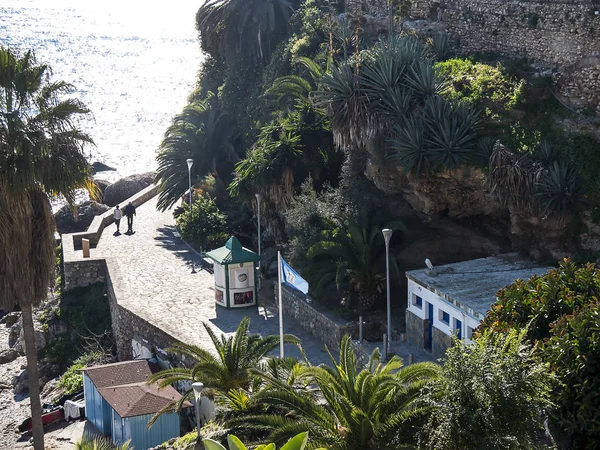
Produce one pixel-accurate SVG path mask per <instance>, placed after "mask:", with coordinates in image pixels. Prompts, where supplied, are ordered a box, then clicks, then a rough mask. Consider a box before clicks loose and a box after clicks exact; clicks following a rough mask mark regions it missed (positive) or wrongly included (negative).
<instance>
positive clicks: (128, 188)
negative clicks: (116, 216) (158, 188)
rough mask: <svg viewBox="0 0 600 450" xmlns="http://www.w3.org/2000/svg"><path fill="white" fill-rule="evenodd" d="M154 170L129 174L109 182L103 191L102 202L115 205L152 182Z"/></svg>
mask: <svg viewBox="0 0 600 450" xmlns="http://www.w3.org/2000/svg"><path fill="white" fill-rule="evenodd" d="M155 176H156V173H155V172H148V173H142V174H139V175H131V176H129V177H125V178H122V179H120V180H119V181H117V182H116V183H113V184H111V185H110V186H108V187H107V188H106V190H105V191H104V200H103V201H104V203H105V204H106V205H108V206H116V205H118V204H120V203H123V202H124V201H125V200H127V199H128V198H129V197H132V196H133V195H135V194H137V193H138V192H140V191H141V190H142V189H145V188H147V187H148V186H150V185H151V184H152V183H154V177H155Z"/></svg>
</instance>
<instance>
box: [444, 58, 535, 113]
mask: <svg viewBox="0 0 600 450" xmlns="http://www.w3.org/2000/svg"><path fill="white" fill-rule="evenodd" d="M435 67H436V69H437V70H439V71H440V73H441V74H442V75H444V76H446V77H447V79H448V81H449V82H450V85H449V90H448V92H447V95H448V96H449V97H450V98H457V99H460V100H464V101H466V102H468V103H470V104H473V105H475V106H479V107H480V108H481V109H482V110H483V111H484V112H485V115H486V116H487V118H488V119H499V118H500V117H501V116H506V115H507V113H508V112H509V111H511V110H513V109H515V108H516V107H517V106H519V105H520V104H521V102H522V101H523V100H524V94H525V80H523V79H521V80H519V79H517V78H514V77H512V76H510V75H509V74H507V73H506V71H505V70H504V67H503V66H502V65H501V64H500V63H497V64H496V65H495V66H492V65H489V64H484V63H477V62H473V61H471V60H470V59H464V58H454V59H449V60H447V61H444V62H439V63H437V64H436V65H435Z"/></svg>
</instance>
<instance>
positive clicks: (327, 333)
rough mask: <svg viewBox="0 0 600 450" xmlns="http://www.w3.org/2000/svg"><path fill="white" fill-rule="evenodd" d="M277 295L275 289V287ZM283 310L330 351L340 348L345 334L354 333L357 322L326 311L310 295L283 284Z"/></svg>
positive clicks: (356, 328) (356, 330) (356, 329)
mask: <svg viewBox="0 0 600 450" xmlns="http://www.w3.org/2000/svg"><path fill="white" fill-rule="evenodd" d="M275 291H276V292H275V295H276V297H277V295H278V294H277V289H275ZM281 291H282V295H283V311H284V313H285V314H286V315H288V316H290V317H292V318H294V319H295V320H297V321H298V323H299V324H300V325H301V326H302V328H304V329H305V330H307V331H309V332H310V333H311V334H312V335H313V336H314V337H316V338H317V339H319V340H320V341H321V342H323V344H325V345H326V346H327V347H328V348H329V350H330V351H332V352H335V351H338V350H339V349H340V341H341V340H342V337H343V336H344V335H345V334H350V335H353V334H354V335H356V334H357V333H358V324H355V323H351V322H347V321H345V320H342V319H340V318H339V317H337V316H335V315H334V314H333V313H331V312H330V311H327V310H326V309H325V308H324V307H323V306H322V305H320V304H318V303H317V302H316V301H314V300H313V299H311V298H310V297H308V296H306V295H304V294H303V293H302V292H300V291H297V290H295V289H292V288H288V287H287V286H283V287H282V289H281Z"/></svg>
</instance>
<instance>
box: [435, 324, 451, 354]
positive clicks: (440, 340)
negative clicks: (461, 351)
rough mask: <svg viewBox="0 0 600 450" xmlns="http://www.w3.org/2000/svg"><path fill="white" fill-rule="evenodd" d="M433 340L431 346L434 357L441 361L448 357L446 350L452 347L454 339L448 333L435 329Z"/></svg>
mask: <svg viewBox="0 0 600 450" xmlns="http://www.w3.org/2000/svg"><path fill="white" fill-rule="evenodd" d="M432 339H433V345H432V346H431V353H432V355H433V357H434V358H435V359H439V358H443V357H444V356H446V350H448V349H449V348H450V347H451V346H452V338H451V337H450V336H448V335H447V334H446V333H443V332H442V331H440V330H438V329H437V328H435V327H433V332H432Z"/></svg>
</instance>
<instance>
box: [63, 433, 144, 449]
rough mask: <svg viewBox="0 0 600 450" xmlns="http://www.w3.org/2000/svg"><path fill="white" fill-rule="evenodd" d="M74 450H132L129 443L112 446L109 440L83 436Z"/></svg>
mask: <svg viewBox="0 0 600 450" xmlns="http://www.w3.org/2000/svg"><path fill="white" fill-rule="evenodd" d="M74 449H75V450H134V449H133V447H132V446H131V444H130V443H129V441H127V442H125V443H124V444H119V445H114V444H113V443H112V441H111V440H110V438H107V437H97V436H91V435H85V436H84V437H82V438H81V439H80V440H79V441H77V442H76V443H75V446H74Z"/></svg>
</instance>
